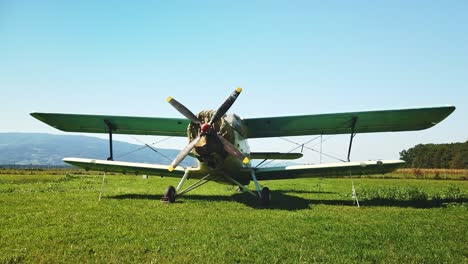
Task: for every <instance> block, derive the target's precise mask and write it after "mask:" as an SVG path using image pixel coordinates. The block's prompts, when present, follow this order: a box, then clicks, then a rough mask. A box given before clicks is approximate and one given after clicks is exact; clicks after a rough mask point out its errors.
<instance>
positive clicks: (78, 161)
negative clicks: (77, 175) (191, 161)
mask: <svg viewBox="0 0 468 264" xmlns="http://www.w3.org/2000/svg"><path fill="white" fill-rule="evenodd" d="M63 161H64V162H66V163H68V164H70V165H73V166H77V167H80V168H83V169H85V170H95V171H106V172H119V173H123V174H135V175H141V174H148V175H157V176H167V177H177V178H180V177H181V176H182V175H184V168H182V167H180V166H179V167H177V168H175V169H174V171H172V172H169V171H168V168H169V166H166V165H155V164H146V163H135V162H124V161H111V160H96V159H82V158H64V159H63Z"/></svg>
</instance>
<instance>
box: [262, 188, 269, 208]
mask: <svg viewBox="0 0 468 264" xmlns="http://www.w3.org/2000/svg"><path fill="white" fill-rule="evenodd" d="M270 201H271V193H270V189H268V187H263V189H262V192H261V197H260V202H261V203H262V205H269V204H270Z"/></svg>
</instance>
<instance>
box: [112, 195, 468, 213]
mask: <svg viewBox="0 0 468 264" xmlns="http://www.w3.org/2000/svg"><path fill="white" fill-rule="evenodd" d="M287 192H289V193H316V194H317V193H322V194H330V193H333V192H317V191H297V190H282V191H271V197H272V201H271V203H270V205H268V206H262V205H260V204H259V201H258V199H257V198H255V197H253V196H251V195H250V194H248V193H235V194H233V195H197V194H187V195H184V196H181V197H179V198H178V199H177V201H176V203H185V202H189V201H209V202H217V201H218V202H222V201H224V202H238V203H242V204H245V205H247V206H249V207H252V208H257V209H267V210H288V211H295V210H303V209H309V208H311V207H313V206H314V205H320V204H322V205H334V206H356V205H355V204H354V203H353V201H352V200H337V199H334V200H333V199H332V200H327V199H304V198H301V197H298V196H294V195H289V194H286V193H287ZM107 198H110V199H119V200H125V199H137V200H138V199H139V200H160V199H161V195H153V194H133V193H131V194H121V195H115V196H108V197H107ZM467 202H468V199H467V198H458V199H438V200H408V201H401V200H391V199H371V200H364V201H360V205H361V206H364V207H375V206H384V207H402V208H406V207H411V208H438V207H446V206H447V204H453V203H456V204H462V203H467Z"/></svg>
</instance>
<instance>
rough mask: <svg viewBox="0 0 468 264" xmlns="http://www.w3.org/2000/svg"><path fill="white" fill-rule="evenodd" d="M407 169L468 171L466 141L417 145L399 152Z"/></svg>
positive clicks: (467, 146)
mask: <svg viewBox="0 0 468 264" xmlns="http://www.w3.org/2000/svg"><path fill="white" fill-rule="evenodd" d="M400 159H402V160H404V161H406V167H408V168H434V169H435V168H444V169H468V140H467V141H466V142H464V143H450V144H419V145H416V146H414V147H412V148H410V149H408V150H403V151H402V152H400Z"/></svg>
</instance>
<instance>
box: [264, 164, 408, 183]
mask: <svg viewBox="0 0 468 264" xmlns="http://www.w3.org/2000/svg"><path fill="white" fill-rule="evenodd" d="M404 164H405V162H404V161H403V160H379V161H365V162H345V163H330V164H317V165H295V166H283V167H266V168H257V169H256V170H255V175H256V176H257V179H258V180H282V179H294V178H313V177H343V176H358V175H372V174H385V173H388V172H391V171H394V170H396V169H398V168H399V167H401V166H403V165H404Z"/></svg>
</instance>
